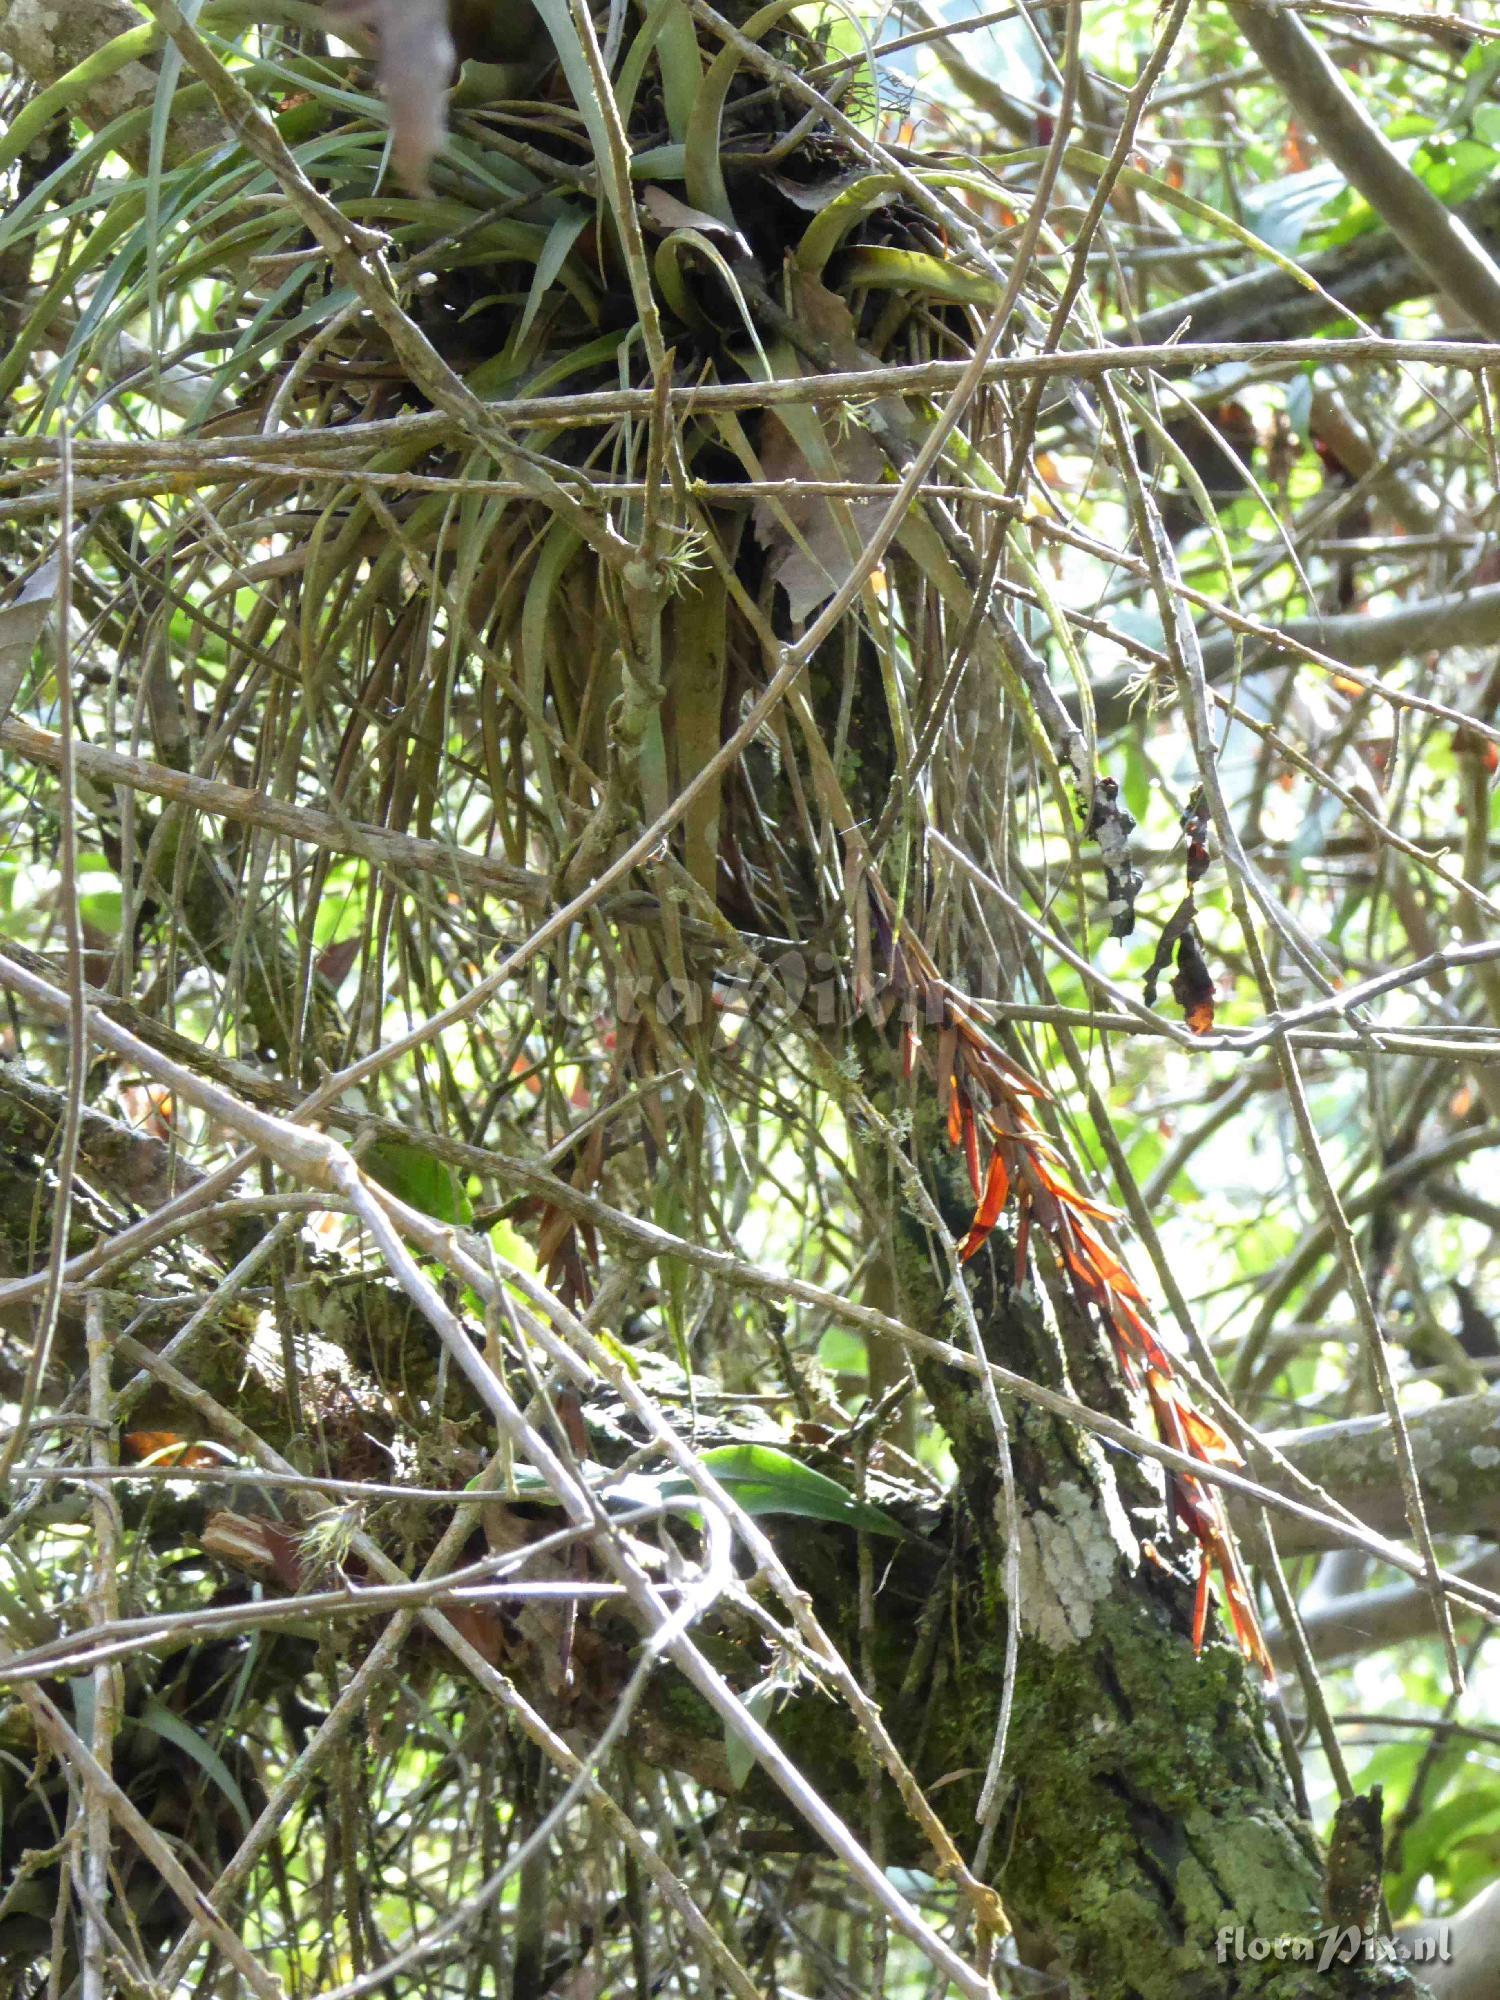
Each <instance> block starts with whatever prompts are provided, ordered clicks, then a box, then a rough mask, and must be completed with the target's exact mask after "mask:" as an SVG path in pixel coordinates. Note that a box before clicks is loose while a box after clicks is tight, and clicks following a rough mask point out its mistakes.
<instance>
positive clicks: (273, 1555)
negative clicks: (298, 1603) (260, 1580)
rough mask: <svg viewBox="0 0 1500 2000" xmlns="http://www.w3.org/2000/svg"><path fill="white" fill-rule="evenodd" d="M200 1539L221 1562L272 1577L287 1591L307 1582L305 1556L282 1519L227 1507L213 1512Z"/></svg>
mask: <svg viewBox="0 0 1500 2000" xmlns="http://www.w3.org/2000/svg"><path fill="white" fill-rule="evenodd" d="M199 1541H200V1543H201V1545H202V1547H203V1549H204V1551H205V1552H206V1553H207V1554H208V1555H211V1556H217V1557H218V1559H219V1561H220V1562H227V1563H232V1564H233V1565H234V1567H235V1568H236V1569H244V1570H249V1571H250V1572H251V1573H252V1575H254V1574H257V1573H258V1574H262V1575H268V1576H272V1577H274V1578H275V1579H276V1581H277V1582H278V1583H279V1584H280V1585H281V1587H282V1589H283V1590H290V1591H297V1590H300V1589H301V1588H302V1584H303V1580H304V1579H303V1567H302V1559H301V1556H300V1554H299V1552H298V1547H297V1538H296V1536H295V1535H294V1534H293V1533H292V1531H291V1529H290V1528H288V1527H286V1526H284V1525H283V1523H282V1522H280V1521H270V1520H267V1519H266V1518H265V1516H264V1515H260V1514H235V1513H232V1512H231V1511H230V1510H229V1509H228V1508H227V1507H221V1508H220V1509H219V1510H218V1512H217V1513H214V1514H210V1515H209V1517H208V1519H207V1520H206V1521H205V1522H204V1524H203V1533H202V1534H201V1535H200V1536H199Z"/></svg>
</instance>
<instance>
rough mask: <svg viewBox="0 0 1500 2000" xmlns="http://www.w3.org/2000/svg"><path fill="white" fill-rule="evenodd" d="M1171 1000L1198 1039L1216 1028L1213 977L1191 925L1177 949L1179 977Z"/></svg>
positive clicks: (1196, 934)
mask: <svg viewBox="0 0 1500 2000" xmlns="http://www.w3.org/2000/svg"><path fill="white" fill-rule="evenodd" d="M1172 998H1173V999H1174V1000H1175V1001H1176V1002H1177V1004H1178V1006H1179V1007H1180V1008H1181V1009H1182V1018H1183V1020H1184V1021H1186V1022H1187V1024H1188V1026H1189V1027H1190V1028H1191V1029H1192V1031H1193V1033H1194V1034H1195V1035H1206V1034H1208V1033H1209V1032H1210V1030H1211V1029H1212V1028H1213V1024H1214V977H1213V974H1212V973H1211V972H1210V971H1209V969H1208V965H1207V963H1206V962H1205V960H1204V957H1203V947H1202V946H1201V945H1200V944H1199V942H1198V933H1197V931H1195V930H1194V929H1193V928H1192V926H1191V925H1189V927H1188V928H1187V930H1185V931H1184V932H1183V934H1182V939H1181V941H1180V943H1179V944H1178V946H1177V973H1176V977H1175V978H1174V979H1173V981H1172Z"/></svg>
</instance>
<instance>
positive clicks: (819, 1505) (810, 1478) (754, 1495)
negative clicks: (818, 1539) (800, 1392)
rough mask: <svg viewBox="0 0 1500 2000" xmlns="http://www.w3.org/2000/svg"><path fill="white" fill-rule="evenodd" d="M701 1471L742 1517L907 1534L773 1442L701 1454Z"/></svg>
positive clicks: (678, 1488) (670, 1487) (684, 1488)
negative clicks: (784, 1517) (789, 1518)
mask: <svg viewBox="0 0 1500 2000" xmlns="http://www.w3.org/2000/svg"><path fill="white" fill-rule="evenodd" d="M703 1465H704V1468H705V1470H706V1471H709V1472H711V1473H712V1474H713V1476H714V1478H715V1479H717V1480H718V1482H719V1484H720V1485H721V1486H722V1487H723V1488H724V1490H725V1492H726V1493H728V1494H729V1495H730V1497H731V1498H732V1499H733V1500H734V1501H735V1503H736V1504H737V1505H738V1506H740V1507H743V1508H744V1510H745V1512H746V1513H747V1514H752V1515H760V1514H793V1515H796V1516H797V1517H798V1518H799V1519H801V1520H804V1521H837V1522H841V1523H842V1524H843V1525H844V1526H845V1527H846V1528H859V1529H862V1530H863V1531H864V1533H865V1534H867V1535H892V1536H894V1537H895V1538H896V1539H897V1540H901V1541H904V1540H907V1539H909V1538H908V1536H907V1531H906V1529H905V1528H903V1527H902V1526H901V1524H900V1522H899V1521H897V1520H895V1519H893V1518H892V1516H891V1515H889V1514H887V1513H886V1512H885V1510H884V1509H883V1508H881V1507H875V1506H872V1505H871V1503H870V1502H869V1501H867V1500H856V1499H855V1497H854V1495H853V1494H852V1493H849V1492H847V1491H846V1490H845V1489H844V1488H843V1487H842V1486H840V1485H839V1483H838V1481H837V1480H836V1479H830V1478H829V1477H828V1475H827V1473H826V1472H817V1471H815V1470H814V1469H813V1467H812V1466H810V1465H804V1464H803V1463H802V1461H801V1460H800V1459H796V1458H793V1457H792V1455H791V1453H790V1452H785V1451H782V1450H781V1449H780V1448H779V1447H778V1446H776V1445H773V1444H721V1445H716V1446H715V1447H714V1448H713V1450H712V1451H706V1452H704V1454H703ZM692 1490H693V1489H692V1487H691V1485H690V1483H689V1482H688V1481H687V1480H686V1479H682V1478H678V1479H671V1480H668V1481H666V1482H665V1485H664V1487H663V1491H664V1492H666V1493H668V1494H672V1495H675V1494H677V1493H684V1494H685V1493H690V1492H691V1491H692Z"/></svg>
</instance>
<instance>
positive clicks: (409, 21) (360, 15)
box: [328, 0, 454, 195]
mask: <svg viewBox="0 0 1500 2000" xmlns="http://www.w3.org/2000/svg"><path fill="white" fill-rule="evenodd" d="M328 11H329V12H330V13H331V14H332V15H333V16H334V18H335V20H336V21H337V22H338V24H339V25H340V27H343V26H346V25H347V26H350V27H356V28H366V29H369V30H371V31H373V33H374V34H375V35H376V37H377V38H378V41H379V45H380V87H381V89H382V91H384V93H385V101H386V107H387V109H388V110H389V112H390V119H391V158H392V160H393V162H394V163H395V168H396V172H397V174H398V175H399V176H400V178H401V180H402V183H403V184H404V185H405V186H406V187H407V188H408V189H410V191H411V192H412V193H413V194H419V195H420V194H426V193H428V192H429V187H428V180H427V169H428V167H429V166H430V165H431V163H432V160H433V157H434V155H435V154H436V153H437V152H438V149H439V148H440V147H441V145H442V143H443V140H444V139H445V138H446V137H447V134H448V86H449V84H450V83H451V82H452V79H453V63H454V51H453V37H452V36H451V35H450V34H449V32H448V0H328Z"/></svg>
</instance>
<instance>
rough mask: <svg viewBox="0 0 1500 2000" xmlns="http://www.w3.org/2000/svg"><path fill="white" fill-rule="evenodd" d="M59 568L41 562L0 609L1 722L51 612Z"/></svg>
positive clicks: (55, 558)
mask: <svg viewBox="0 0 1500 2000" xmlns="http://www.w3.org/2000/svg"><path fill="white" fill-rule="evenodd" d="M58 568H59V565H58V560H57V557H56V556H54V557H52V559H51V560H50V561H49V562H44V563H43V564H42V566H41V568H40V569H39V570H38V571H37V572H36V575H35V576H33V577H32V578H31V579H30V580H29V581H28V582H27V583H25V584H24V585H23V586H22V588H21V591H20V594H19V595H18V596H17V597H16V598H15V599H14V600H13V601H12V602H11V603H10V604H7V605H5V606H4V607H3V609H0V722H3V721H4V720H5V718H6V716H7V715H9V714H10V708H11V703H12V702H13V701H14V700H15V698H16V696H17V695H18V694H19V693H20V691H21V683H22V681H23V680H25V678H26V670H27V668H28V667H29V666H30V665H31V655H32V651H33V649H34V647H35V646H36V642H37V640H38V639H40V638H41V636H42V627H43V626H44V625H45V624H46V622H47V618H48V615H49V613H50V612H51V610H52V600H53V599H54V598H55V597H56V595H57V577H58Z"/></svg>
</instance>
